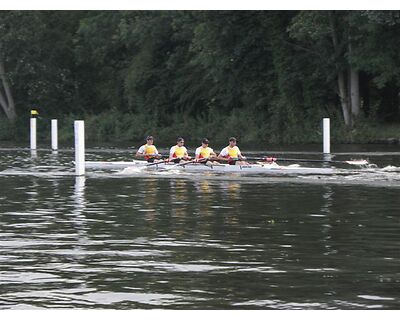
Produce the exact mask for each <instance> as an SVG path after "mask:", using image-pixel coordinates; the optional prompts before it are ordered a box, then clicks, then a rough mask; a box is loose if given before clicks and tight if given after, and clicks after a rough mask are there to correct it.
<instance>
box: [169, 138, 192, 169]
mask: <svg viewBox="0 0 400 320" xmlns="http://www.w3.org/2000/svg"><path fill="white" fill-rule="evenodd" d="M184 144H185V140H184V139H183V138H178V140H177V141H176V145H175V146H173V147H171V149H170V150H169V160H170V161H173V162H175V163H179V162H181V160H190V159H191V157H189V155H188V152H187V149H186V147H185V146H184Z"/></svg>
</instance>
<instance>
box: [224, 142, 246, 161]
mask: <svg viewBox="0 0 400 320" xmlns="http://www.w3.org/2000/svg"><path fill="white" fill-rule="evenodd" d="M236 142H237V140H236V138H234V137H231V138H229V146H227V147H225V148H224V149H222V150H221V152H220V154H219V155H218V158H219V159H221V160H228V164H232V165H233V164H237V165H245V164H247V163H246V162H245V161H238V160H245V159H246V158H245V157H243V156H242V153H241V152H240V150H239V148H238V147H237V146H236Z"/></svg>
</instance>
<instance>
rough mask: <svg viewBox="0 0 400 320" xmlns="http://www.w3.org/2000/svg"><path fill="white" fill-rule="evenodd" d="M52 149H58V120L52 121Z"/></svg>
mask: <svg viewBox="0 0 400 320" xmlns="http://www.w3.org/2000/svg"><path fill="white" fill-rule="evenodd" d="M51 149H53V150H57V149H58V124H57V119H51Z"/></svg>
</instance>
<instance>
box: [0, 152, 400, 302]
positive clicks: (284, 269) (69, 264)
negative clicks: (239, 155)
mask: <svg viewBox="0 0 400 320" xmlns="http://www.w3.org/2000/svg"><path fill="white" fill-rule="evenodd" d="M128 156H129V153H128V152H127V151H126V152H125V151H123V152H120V153H118V152H108V153H101V152H96V151H93V152H91V153H90V152H89V153H88V158H89V159H91V160H95V159H106V160H126V159H127V158H128ZM302 156H307V155H302ZM296 157H299V156H298V155H296ZM310 157H311V156H310ZM338 157H339V156H338ZM346 157H347V158H349V157H348V156H347V155H342V158H346ZM72 158H73V153H71V152H69V151H68V152H67V151H65V152H59V153H58V154H51V152H49V151H39V152H38V154H37V155H36V156H34V157H33V158H32V157H31V154H30V153H29V151H26V150H8V149H7V150H5V149H4V150H0V160H1V162H0V190H1V191H0V308H1V309H32V308H115V309H133V308H175V309H235V308H237V309H399V307H400V182H399V181H400V179H399V174H400V173H399V171H397V170H396V168H398V166H399V164H400V161H399V160H398V159H399V158H400V155H396V154H395V153H391V154H387V155H385V154H376V155H374V154H369V155H368V158H369V159H370V161H371V160H373V162H374V163H376V164H377V165H378V168H389V169H388V170H385V171H384V172H381V171H379V170H378V171H379V174H376V173H370V172H364V173H362V174H360V175H355V176H354V177H353V178H352V179H350V178H348V177H336V178H334V177H325V178H324V177H314V178H313V177H306V178H304V179H299V178H298V177H292V178H285V177H282V178H279V177H274V178H269V177H240V176H237V177H235V176H233V177H232V176H231V177H229V178H225V177H221V176H216V177H215V176H210V177H207V176H204V175H197V176H196V175H186V176H180V175H178V174H176V175H159V176H158V175H157V174H151V175H150V174H146V173H143V174H140V175H133V176H128V175H119V174H118V173H117V172H107V173H105V172H101V171H96V172H88V174H87V175H86V177H74V176H73V167H72V164H71V161H72V160H73V159H72ZM358 158H360V156H358ZM389 166H390V167H389ZM341 179H342V180H343V181H344V183H342V182H341V181H342V180H341ZM314 181H315V183H313V182H314ZM370 182H371V183H370Z"/></svg>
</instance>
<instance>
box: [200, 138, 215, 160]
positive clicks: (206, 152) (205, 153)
mask: <svg viewBox="0 0 400 320" xmlns="http://www.w3.org/2000/svg"><path fill="white" fill-rule="evenodd" d="M209 143H210V142H209V141H208V139H207V138H204V139H203V141H202V142H201V146H200V147H198V148H197V149H196V152H195V159H196V160H197V161H202V162H203V161H207V163H208V162H209V159H212V158H216V157H217V155H216V154H215V152H214V150H213V149H211V148H210V147H209V146H208V145H209ZM202 159H207V160H202Z"/></svg>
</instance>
